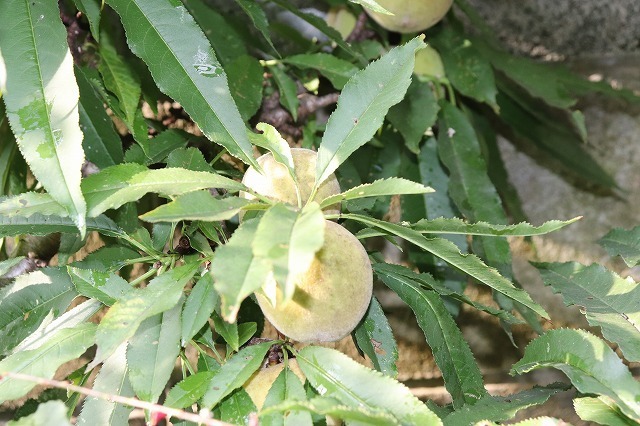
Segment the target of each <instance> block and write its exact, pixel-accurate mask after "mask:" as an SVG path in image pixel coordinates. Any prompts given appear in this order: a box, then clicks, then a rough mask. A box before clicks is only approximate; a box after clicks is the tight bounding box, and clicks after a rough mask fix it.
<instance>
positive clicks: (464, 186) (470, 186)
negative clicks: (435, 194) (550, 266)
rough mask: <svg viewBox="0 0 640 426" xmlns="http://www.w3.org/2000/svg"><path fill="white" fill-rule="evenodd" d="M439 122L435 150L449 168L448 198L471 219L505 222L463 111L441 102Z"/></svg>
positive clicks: (496, 194) (497, 197)
mask: <svg viewBox="0 0 640 426" xmlns="http://www.w3.org/2000/svg"><path fill="white" fill-rule="evenodd" d="M439 126H440V129H442V130H441V131H440V133H439V138H438V153H439V154H440V159H441V160H442V162H443V163H444V165H445V166H446V167H447V168H448V169H449V172H450V176H451V184H450V185H449V194H450V196H451V198H452V199H453V200H454V202H455V203H456V205H457V206H458V208H459V209H460V211H461V212H462V213H463V214H464V215H465V216H466V217H467V218H469V219H470V220H472V221H481V220H482V221H488V222H492V223H498V224H501V225H504V224H506V220H507V218H506V215H505V213H504V210H503V208H502V202H501V201H500V197H499V196H498V193H497V191H496V189H495V187H494V186H493V183H492V182H491V180H490V179H489V176H488V175H487V164H486V163H485V161H484V158H483V156H482V152H481V150H480V144H479V142H478V138H477V136H476V133H475V131H474V129H473V127H472V126H471V123H470V122H469V120H468V119H467V117H466V116H465V114H464V113H463V112H462V111H460V110H459V109H458V108H456V107H455V106H453V105H452V104H450V103H448V102H443V103H442V110H441V121H440V124H439ZM485 251H486V250H485ZM489 255H490V253H487V256H488V257H490V256H489ZM496 257H500V256H496Z"/></svg>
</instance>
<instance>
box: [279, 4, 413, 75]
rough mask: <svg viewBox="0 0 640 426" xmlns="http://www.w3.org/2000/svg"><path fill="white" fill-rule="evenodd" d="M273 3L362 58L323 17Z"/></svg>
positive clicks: (352, 54) (356, 56)
mask: <svg viewBox="0 0 640 426" xmlns="http://www.w3.org/2000/svg"><path fill="white" fill-rule="evenodd" d="M272 1H273V3H275V4H277V5H278V6H280V7H281V8H283V9H286V10H288V11H289V12H291V13H293V14H294V15H295V16H297V17H298V18H300V19H303V20H304V21H306V22H308V23H309V24H311V25H312V26H314V27H315V28H317V29H318V30H320V32H321V33H323V34H324V35H326V36H327V37H328V38H329V39H330V40H331V41H332V42H334V43H335V44H336V45H337V46H338V47H340V48H341V49H343V50H344V51H345V52H346V53H348V54H349V55H351V56H352V57H354V58H358V59H360V58H361V55H359V54H358V53H357V52H356V51H355V50H353V48H352V47H351V46H350V45H349V44H348V43H347V42H345V41H344V40H343V39H342V36H341V35H340V33H339V32H338V31H337V30H335V29H333V28H332V27H330V26H329V25H328V24H327V22H326V21H325V20H324V19H322V18H321V17H319V16H316V15H314V14H312V13H305V12H303V11H302V10H301V9H300V8H299V7H296V6H294V5H293V4H291V3H290V2H288V1H285V0H272ZM412 68H413V66H412Z"/></svg>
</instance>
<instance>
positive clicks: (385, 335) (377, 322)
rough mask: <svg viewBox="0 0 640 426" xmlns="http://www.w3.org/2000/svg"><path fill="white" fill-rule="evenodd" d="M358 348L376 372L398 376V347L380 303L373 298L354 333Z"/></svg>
mask: <svg viewBox="0 0 640 426" xmlns="http://www.w3.org/2000/svg"><path fill="white" fill-rule="evenodd" d="M353 337H354V339H355V341H356V344H357V345H358V348H360V350H361V351H362V352H364V353H365V354H366V355H367V356H368V357H369V359H370V360H371V363H372V364H373V366H374V367H375V369H376V370H378V371H380V372H381V373H383V374H386V375H387V376H390V377H394V378H395V377H396V376H397V375H398V367H396V362H397V361H398V345H397V344H396V340H395V338H394V337H393V332H392V331H391V327H390V326H389V321H388V320H387V317H386V316H385V315H384V311H383V310H382V306H380V302H378V300H377V299H376V298H375V296H374V297H372V298H371V304H370V305H369V309H368V310H367V313H366V314H365V317H364V318H363V319H362V321H361V322H360V324H358V326H357V327H356V329H355V330H354V331H353Z"/></svg>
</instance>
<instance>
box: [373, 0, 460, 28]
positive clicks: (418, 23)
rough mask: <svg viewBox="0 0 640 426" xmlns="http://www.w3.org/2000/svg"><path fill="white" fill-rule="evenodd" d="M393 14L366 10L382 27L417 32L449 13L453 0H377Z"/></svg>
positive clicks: (432, 24)
mask: <svg viewBox="0 0 640 426" xmlns="http://www.w3.org/2000/svg"><path fill="white" fill-rule="evenodd" d="M376 1H377V3H378V4H379V5H380V6H382V7H384V8H385V9H387V10H388V11H389V12H391V13H393V15H385V14H383V13H380V12H374V11H372V10H369V9H366V8H365V11H366V12H367V13H368V14H369V16H371V18H372V19H373V20H374V21H376V22H377V23H378V24H380V26H381V27H382V28H385V29H387V30H389V31H395V32H398V33H415V32H417V31H421V30H425V29H427V28H429V27H432V26H434V25H435V24H437V23H438V22H440V20H441V19H442V18H443V17H444V15H446V14H447V12H448V11H449V9H450V8H451V5H452V4H453V0H376Z"/></svg>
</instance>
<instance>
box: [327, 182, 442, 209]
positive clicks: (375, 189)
mask: <svg viewBox="0 0 640 426" xmlns="http://www.w3.org/2000/svg"><path fill="white" fill-rule="evenodd" d="M430 192H433V189H431V188H429V187H428V186H424V185H422V184H419V183H416V182H412V181H410V180H407V179H403V178H396V177H393V178H387V179H378V180H376V181H374V182H371V183H365V184H362V185H358V186H355V187H353V188H351V189H349V190H347V191H344V192H342V193H340V194H336V195H332V196H330V197H327V198H325V199H324V200H322V202H321V203H320V208H325V207H327V206H330V205H332V204H336V203H339V202H341V201H348V200H355V199H358V198H365V197H383V196H386V195H405V194H428V193H430Z"/></svg>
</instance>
